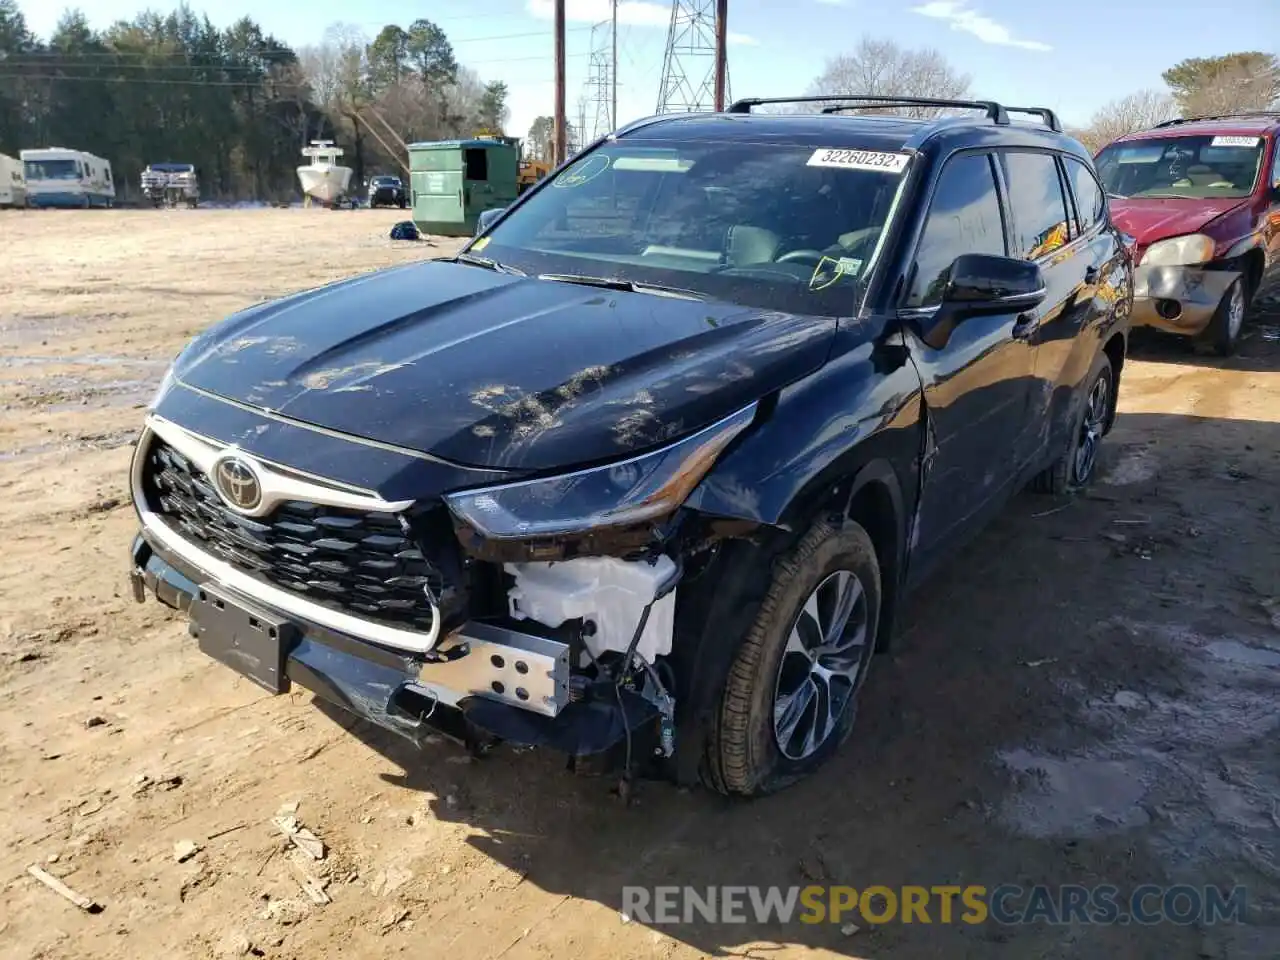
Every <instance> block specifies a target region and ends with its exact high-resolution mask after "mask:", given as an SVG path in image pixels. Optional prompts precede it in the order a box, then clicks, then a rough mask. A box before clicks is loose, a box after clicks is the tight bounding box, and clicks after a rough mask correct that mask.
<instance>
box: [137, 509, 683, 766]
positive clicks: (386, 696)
mask: <svg viewBox="0 0 1280 960" xmlns="http://www.w3.org/2000/svg"><path fill="white" fill-rule="evenodd" d="M131 554H132V563H133V566H132V572H131V581H132V586H133V591H134V599H135V600H138V601H139V602H143V601H145V599H146V598H147V597H148V596H154V597H155V598H156V599H158V600H159V601H161V602H162V603H164V604H166V605H167V606H170V607H173V608H174V609H176V610H179V611H182V612H185V613H189V612H191V610H192V605H193V604H194V603H196V602H198V601H197V597H198V596H199V595H200V593H201V585H202V584H203V585H211V586H212V585H216V587H217V589H218V590H219V591H221V592H222V593H225V594H228V595H230V596H233V597H236V598H237V599H240V600H242V601H243V602H245V603H246V604H248V605H251V606H252V607H254V608H258V609H264V610H269V612H270V613H271V614H272V615H273V616H278V617H280V618H281V619H282V620H287V621H288V622H289V623H290V624H291V625H292V627H293V631H292V632H291V636H292V639H291V641H290V642H289V645H288V646H287V648H286V649H285V651H284V661H283V671H282V681H281V684H282V687H283V689H285V690H287V689H288V686H289V685H290V684H293V683H296V684H298V685H299V686H300V687H303V688H304V689H306V690H309V691H310V692H311V693H313V694H315V695H316V696H317V697H319V698H320V699H321V700H323V701H325V702H327V703H330V704H332V705H334V706H337V707H339V708H341V709H343V710H345V711H347V712H348V713H351V714H354V715H355V716H357V717H360V718H362V719H364V720H367V721H369V722H371V723H374V724H376V725H377V726H379V727H382V728H384V729H387V730H390V731H392V732H393V733H396V734H399V735H400V736H402V737H405V738H407V739H408V740H411V741H413V742H414V743H418V744H421V743H422V742H423V740H424V739H425V738H426V737H427V736H428V735H430V734H431V733H442V734H444V735H446V736H448V737H450V738H451V739H453V740H455V741H458V742H460V743H464V744H466V745H468V746H475V745H477V744H479V743H482V742H492V741H494V740H504V741H508V742H514V743H519V744H525V745H528V746H543V747H550V748H552V749H555V750H558V751H559V752H562V753H565V754H568V755H570V756H572V757H575V758H585V757H593V756H597V755H600V754H605V753H608V752H610V751H613V750H614V749H615V748H616V747H617V746H618V745H619V744H620V743H621V742H622V740H623V739H624V737H633V738H634V737H637V736H640V737H643V739H644V741H645V742H649V741H656V738H657V736H658V732H657V729H658V720H659V717H658V714H657V711H656V710H655V709H654V708H653V706H652V704H651V703H650V701H648V700H647V699H644V698H642V697H639V696H638V695H635V694H632V693H630V692H627V691H623V692H622V696H621V697H619V699H618V701H617V702H616V703H614V702H612V701H601V700H592V699H588V700H585V701H581V702H578V701H571V699H570V695H569V645H568V644H567V643H565V642H562V641H561V640H558V639H555V638H551V637H540V636H536V635H531V634H523V633H520V632H518V631H514V630H509V629H506V628H502V627H496V626H494V625H491V624H483V623H477V622H472V623H468V624H466V625H465V626H464V627H463V628H462V629H461V630H459V631H457V632H456V633H454V634H452V635H451V636H450V637H449V638H448V641H447V642H444V643H442V644H441V645H440V647H439V648H438V650H435V651H430V652H428V653H424V654H415V653H412V652H406V651H402V650H393V649H390V648H386V647H382V646H379V645H377V644H375V643H371V642H369V641H367V640H363V639H361V638H359V637H354V636H351V635H349V634H344V633H340V632H337V631H334V630H332V629H329V628H327V627H324V626H321V625H319V624H315V623H310V622H307V621H305V620H301V619H299V618H297V617H295V616H292V615H288V614H284V613H283V612H282V611H280V610H277V609H274V608H268V607H264V605H263V604H262V603H261V602H260V601H258V600H256V599H255V598H253V597H251V596H246V595H244V594H238V593H237V592H236V591H233V590H228V589H227V588H226V586H225V585H223V584H219V583H217V581H216V580H213V579H212V578H210V577H209V576H207V575H206V574H205V573H204V571H202V570H200V569H199V568H197V567H195V566H193V565H192V564H190V563H189V562H187V561H186V560H184V559H183V558H182V557H180V556H178V555H176V554H175V553H173V552H172V551H169V550H167V549H166V548H165V546H164V545H163V544H161V543H159V542H157V541H156V540H155V539H154V538H153V537H151V536H149V535H148V533H147V531H145V530H144V531H143V532H141V533H139V534H138V535H137V536H136V537H135V538H134V541H133V546H132V550H131ZM193 632H194V630H193Z"/></svg>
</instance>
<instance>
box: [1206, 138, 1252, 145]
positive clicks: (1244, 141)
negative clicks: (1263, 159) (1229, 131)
mask: <svg viewBox="0 0 1280 960" xmlns="http://www.w3.org/2000/svg"><path fill="white" fill-rule="evenodd" d="M1257 145H1258V138H1257V137H1214V138H1213V142H1212V143H1211V144H1210V146H1214V147H1256V146H1257Z"/></svg>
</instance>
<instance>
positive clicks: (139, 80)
mask: <svg viewBox="0 0 1280 960" xmlns="http://www.w3.org/2000/svg"><path fill="white" fill-rule="evenodd" d="M574 56H582V55H581V54H574ZM524 59H527V60H543V59H545V58H544V57H527V58H524ZM502 62H505V63H511V62H513V61H511V60H507V61H502ZM508 79H509V81H510V82H511V83H543V82H545V83H550V82H551V81H550V80H544V79H543V78H542V77H538V78H537V79H534V78H533V77H529V78H524V77H510V78H508ZM0 80H30V81H34V82H39V83H51V82H66V83H72V82H74V83H134V84H157V85H160V86H181V87H245V88H249V87H253V88H258V87H262V86H265V85H266V84H268V83H273V82H276V83H278V82H279V78H278V77H269V76H268V77H262V78H260V79H258V80H195V79H186V80H179V79H176V78H173V77H110V76H107V77H104V76H97V77H84V76H68V75H67V74H28V73H0ZM288 85H289V86H299V87H300V86H303V84H301V83H299V84H288Z"/></svg>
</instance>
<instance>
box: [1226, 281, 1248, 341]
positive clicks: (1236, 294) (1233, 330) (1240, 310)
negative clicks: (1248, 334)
mask: <svg viewBox="0 0 1280 960" xmlns="http://www.w3.org/2000/svg"><path fill="white" fill-rule="evenodd" d="M1244 314H1245V307H1244V286H1243V285H1242V284H1240V283H1236V284H1235V285H1234V286H1232V288H1231V300H1230V301H1229V302H1228V303H1227V337H1228V339H1229V340H1231V341H1232V342H1234V341H1235V339H1236V337H1238V336H1240V328H1241V327H1243V326H1244Z"/></svg>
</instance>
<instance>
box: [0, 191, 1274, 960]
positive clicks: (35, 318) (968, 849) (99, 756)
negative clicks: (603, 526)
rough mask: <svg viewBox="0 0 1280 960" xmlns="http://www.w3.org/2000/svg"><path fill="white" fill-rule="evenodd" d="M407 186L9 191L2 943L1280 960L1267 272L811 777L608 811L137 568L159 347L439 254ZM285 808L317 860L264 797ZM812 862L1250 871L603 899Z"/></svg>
mask: <svg viewBox="0 0 1280 960" xmlns="http://www.w3.org/2000/svg"><path fill="white" fill-rule="evenodd" d="M396 219H398V216H397V212H390V211H389V212H378V213H371V212H367V211H359V212H351V213H347V212H342V213H334V212H324V211H302V210H290V211H252V212H241V211H228V212H217V211H195V212H188V211H171V212H165V211H160V212H151V211H147V212H141V211H139V212H127V211H114V212H87V213H65V214H63V213H56V212H54V213H36V212H32V213H14V214H0V250H3V254H2V255H0V409H2V410H3V416H2V417H0V530H3V535H4V536H3V550H0V810H3V811H4V816H3V819H2V820H0V956H3V957H5V958H8V957H14V958H34V957H49V958H53V957H94V958H100V960H108V958H128V960H134V958H139V957H155V956H165V957H181V958H186V957H192V958H196V957H206V956H239V955H253V956H262V957H270V958H306V960H318V958H321V957H329V956H333V955H335V953H337V952H338V951H341V954H342V955H344V956H362V957H364V956H367V957H375V956H384V955H390V954H399V953H406V954H412V955H414V956H419V957H432V956H440V955H445V956H462V957H468V958H469V957H511V958H521V957H540V956H565V955H573V956H576V957H579V958H582V960H604V958H609V960H614V958H626V957H662V958H687V957H695V956H703V955H712V956H750V957H757V958H791V957H802V956H804V957H810V956H822V957H825V956H848V957H862V958H875V960H881V958H893V960H898V958H902V960H917V958H926V957H947V958H963V957H973V958H988V957H994V958H1010V960H1023V958H1040V957H1090V958H1092V957H1099V958H1112V957H1152V958H1159V960H1181V958H1197V957H1209V958H1229V960H1238V958H1255V957H1276V956H1278V955H1280V799H1278V798H1280V748H1278V747H1277V742H1278V740H1277V732H1278V731H1280V516H1278V514H1280V507H1278V502H1280V501H1278V498H1277V493H1276V491H1277V489H1278V488H1280V372H1278V371H1280V303H1277V302H1275V301H1271V302H1270V303H1269V304H1264V305H1263V307H1262V309H1261V310H1259V311H1257V314H1256V316H1255V317H1254V318H1253V326H1252V327H1250V328H1249V329H1250V331H1251V332H1250V336H1249V338H1248V339H1247V340H1246V341H1245V343H1244V346H1243V349H1242V352H1241V355H1240V356H1238V357H1236V358H1234V359H1232V360H1230V361H1226V362H1223V361H1218V360H1213V359H1209V358H1204V357H1200V356H1197V355H1195V354H1194V353H1191V352H1189V351H1187V350H1185V349H1182V348H1181V347H1180V346H1177V345H1169V344H1163V343H1162V344H1146V345H1143V346H1141V347H1140V348H1136V349H1135V351H1134V356H1133V357H1132V358H1131V360H1130V362H1129V363H1128V365H1127V366H1126V368H1125V370H1124V375H1123V381H1122V386H1121V410H1122V413H1121V416H1120V419H1119V423H1118V425H1117V427H1116V430H1115V432H1114V433H1113V434H1112V436H1111V437H1110V438H1109V440H1108V443H1107V444H1106V448H1107V449H1106V461H1105V473H1104V475H1103V477H1102V479H1101V482H1100V483H1098V484H1097V485H1096V487H1095V488H1094V489H1093V490H1092V492H1090V493H1089V494H1087V495H1085V496H1081V497H1077V498H1073V499H1069V500H1053V499H1045V498H1037V497H1032V496H1024V497H1021V498H1019V499H1018V500H1017V501H1016V502H1015V503H1013V504H1012V505H1011V506H1010V508H1009V509H1008V510H1007V511H1006V512H1005V514H1004V515H1003V516H1002V517H1001V518H1000V519H999V520H998V521H997V522H996V523H995V524H994V525H993V527H992V528H991V529H990V530H989V531H988V532H987V533H986V534H985V535H984V536H982V537H981V538H980V539H979V540H978V541H977V542H975V543H974V544H973V545H972V546H971V547H970V548H969V549H968V551H967V552H966V554H965V555H964V556H963V557H961V558H959V560H958V561H957V562H956V563H954V564H952V565H951V566H950V568H949V569H948V570H947V571H946V572H945V573H943V574H941V575H940V576H939V577H938V578H937V579H936V580H935V582H934V583H933V584H932V585H931V587H930V588H929V589H927V590H926V591H925V592H924V593H923V594H922V595H921V596H919V597H918V599H917V600H916V602H915V604H914V606H913V608H912V610H911V611H910V613H909V615H908V618H907V624H906V627H905V629H904V632H903V635H902V636H901V638H900V640H899V642H898V644H897V647H896V649H895V651H894V652H893V653H892V654H891V655H888V656H886V657H882V658H880V659H879V660H878V661H877V663H876V664H875V669H874V672H873V674H872V677H871V680H870V681H869V684H868V688H867V693H866V695H865V697H864V701H863V704H862V707H861V718H860V721H859V725H858V728H857V731H856V733H855V736H854V739H853V741H851V743H850V744H849V747H848V748H847V749H846V751H845V752H844V753H843V754H842V755H841V757H840V758H839V759H838V761H836V762H835V763H834V764H833V765H832V766H831V767H830V768H828V769H827V770H826V771H825V772H824V773H822V774H821V775H819V776H817V777H816V778H813V779H812V780H810V781H809V782H806V783H804V784H802V785H801V786H799V787H796V788H794V789H792V790H790V791H787V792H785V793H784V794H782V795H779V796H776V797H773V798H770V799H768V800H765V801H761V802H756V803H750V804H747V803H726V802H724V801H722V800H720V799H718V798H716V797H713V796H712V795H710V794H708V793H706V792H703V791H692V792H688V791H679V790H676V789H675V788H672V787H668V786H666V785H663V784H645V785H643V786H642V787H641V789H640V791H639V796H638V805H637V806H634V807H632V808H630V809H627V808H624V807H623V806H621V805H620V804H619V803H618V801H617V800H616V799H614V798H612V797H611V796H610V793H609V786H610V785H609V784H608V783H607V782H604V781H601V780H593V779H586V778H575V777H573V776H571V775H570V774H568V773H566V772H565V771H564V770H563V769H562V767H561V765H560V764H559V763H557V762H556V760H555V759H553V758H551V757H547V756H544V755H540V754H538V753H534V752H525V753H514V752H512V751H510V750H500V751H498V753H497V754H496V755H494V756H492V757H489V758H486V759H485V760H483V761H480V762H470V761H469V760H468V758H467V757H465V756H464V755H462V754H461V753H460V752H459V751H458V750H457V749H456V748H455V747H453V746H452V745H451V744H449V743H447V742H440V743H434V744H429V745H428V746H427V747H425V748H424V750H423V751H421V752H417V751H415V750H414V749H413V748H411V747H410V746H408V745H407V744H404V743H401V742H398V741H397V740H396V739H395V738H394V737H391V736H389V735H386V736H384V735H381V734H380V733H378V732H377V731H374V730H370V729H368V728H366V727H365V726H364V725H361V724H357V723H354V722H353V721H352V720H351V719H350V718H348V717H345V716H343V715H342V714H341V713H339V712H335V711H332V710H328V711H326V710H321V709H318V708H317V706H316V704H315V702H314V701H313V699H312V698H311V697H310V695H308V694H306V693H305V692H295V693H293V694H292V695H290V696H285V697H279V698H271V697H268V696H266V695H264V694H262V693H261V692H260V691H259V690H258V689H257V688H255V687H253V686H252V685H250V684H249V683H248V682H245V681H241V680H238V679H237V678H236V677H235V676H234V675H233V674H232V673H231V672H230V671H228V670H227V669H225V668H223V667H221V666H219V665H217V664H215V663H213V662H211V661H209V660H207V659H206V658H205V657H204V656H202V655H201V654H200V653H199V652H197V650H196V649H195V647H194V643H193V642H192V641H191V640H190V639H189V638H188V636H187V633H186V630H185V627H184V624H183V622H182V620H181V619H180V618H179V617H177V616H176V615H171V614H170V613H169V612H168V611H167V609H166V608H164V607H162V606H160V605H158V604H156V603H154V602H151V603H147V604H145V605H138V604H135V603H134V602H133V600H132V598H131V597H130V595H129V592H128V589H127V587H126V580H125V573H126V569H127V559H126V558H127V547H128V544H129V541H130V538H131V537H132V535H133V532H134V523H135V521H134V516H133V512H132V510H131V508H130V506H129V504H128V500H127V491H126V473H127V464H128V460H129V454H130V444H131V442H132V439H133V437H134V434H135V432H136V430H137V428H138V426H139V424H140V420H141V415H142V411H141V407H142V405H143V404H144V403H145V401H146V400H147V398H148V397H149V395H150V392H151V391H152V390H153V389H154V387H155V385H156V383H157V382H158V380H159V378H160V376H161V374H162V372H163V370H164V368H165V365H166V364H167V363H168V362H169V361H170V360H171V359H172V358H173V356H174V355H175V354H176V353H177V351H178V350H179V349H180V347H181V346H182V345H183V344H184V342H185V341H186V340H187V338H188V337H190V336H191V335H192V334H194V333H195V332H196V331H198V330H199V329H201V328H202V327H204V326H205V325H206V324H208V323H210V322H211V321H214V320H216V319H218V318H219V317H221V316H224V315H225V314H227V313H229V312H231V311H232V310H235V309H237V308H239V307H242V306H244V305H247V304H249V303H252V302H254V301H257V300H259V299H263V298H268V297H274V296H277V295H281V294H284V293H286V292H289V291H292V290H295V289H298V288H301V287H304V286H309V285H313V284H316V283H319V282H324V281H329V280H332V279H335V278H338V277H341V276H344V275H347V274H351V273H354V272H360V271H364V270H367V269H371V268H375V267H379V266H383V265H388V264H394V263H401V262H404V261H408V260H413V259H416V258H421V257H424V256H429V255H432V254H436V253H441V252H445V251H448V250H450V249H452V241H437V242H436V245H435V246H429V245H427V244H425V243H417V244H414V243H393V242H392V241H390V240H388V239H387V231H388V228H389V227H390V226H391V224H392V223H393V222H394V221H395V220H396ZM1268 324H1270V326H1268ZM295 689H296V688H295ZM295 803H296V804H297V807H296V816H297V818H298V819H299V820H300V821H301V822H302V823H303V824H304V825H305V826H306V827H308V828H310V829H311V830H312V831H314V833H315V834H316V835H317V836H318V837H320V838H321V839H322V840H323V842H324V845H325V848H326V855H325V858H324V859H323V860H321V861H319V862H312V861H310V860H308V859H307V858H306V857H305V856H304V855H303V854H302V852H301V851H296V850H295V851H292V852H290V850H289V849H288V848H289V844H288V841H284V840H282V838H281V837H280V835H279V834H278V833H277V832H276V831H275V828H274V827H273V826H272V824H271V818H272V817H273V816H275V815H277V813H278V811H279V810H280V808H281V806H282V805H288V804H295ZM187 842H189V843H191V844H194V845H195V846H196V847H197V848H198V849H197V852H195V853H194V855H191V856H190V857H188V858H186V859H184V860H183V861H182V862H179V861H178V856H177V854H176V853H175V844H184V843H187ZM182 852H183V853H190V849H189V848H188V849H187V850H184V851H182ZM33 864H38V865H40V866H42V867H43V868H44V869H45V870H47V871H48V872H50V873H51V874H53V875H55V876H58V877H61V878H63V879H64V880H65V882H66V883H67V884H69V885H70V886H72V887H73V888H75V889H76V890H77V891H79V892H81V893H83V894H86V895H88V896H90V897H92V898H94V899H95V900H97V901H98V902H99V903H100V904H101V905H102V910H101V911H100V912H97V913H94V914H90V913H87V912H84V911H81V910H78V909H77V908H76V907H74V906H72V905H71V904H70V903H68V902H66V901H64V900H63V899H61V898H59V897H58V896H56V895H55V894H54V893H52V892H51V891H50V890H49V889H47V888H46V887H45V886H43V885H41V884H39V883H37V882H36V881H35V880H34V879H32V877H30V876H29V875H28V874H27V868H28V866H30V865H33ZM308 874H310V875H311V876H313V877H317V878H319V880H320V881H321V882H322V883H323V884H324V893H323V895H322V896H321V899H326V900H329V901H330V902H328V903H325V904H316V903H313V902H312V901H311V899H310V898H309V897H308V895H307V894H306V893H305V892H304V890H303V889H302V887H301V886H300V880H302V879H303V878H304V877H305V876H307V875H308ZM813 882H825V883H837V884H849V885H852V886H855V887H858V888H863V887H866V886H868V885H871V884H883V885H887V886H889V887H897V886H900V885H904V884H920V885H925V886H929V885H935V884H943V883H980V884H984V885H986V886H987V887H989V888H992V887H995V886H997V885H999V884H1002V883H1016V884H1021V885H1024V886H1027V885H1030V884H1033V883H1047V884H1062V883H1079V884H1086V885H1091V884H1097V883H1112V884H1115V885H1117V886H1119V887H1120V888H1121V889H1122V890H1126V891H1127V890H1129V889H1131V888H1132V887H1134V886H1135V885H1137V884H1142V883H1154V884H1171V883H1179V882H1189V883H1193V884H1204V883H1215V884H1222V885H1226V886H1233V885H1236V884H1242V885H1244V886H1245V887H1246V888H1247V908H1246V921H1247V922H1246V923H1244V924H1228V925H1217V926H1207V925H1200V924H1192V925H1185V926H1182V925H1177V924H1173V923H1165V924H1159V925H1156V926H1150V927H1137V926H1129V925H1110V926H1103V925H1097V924H1082V923H1072V924H1067V925H1057V926H1054V925H1048V924H1044V923H1036V924H1031V925H1025V926H1002V925H999V924H995V923H991V922H988V923H986V924H982V925H978V926H969V925H965V924H962V923H953V924H949V925H948V924H942V923H939V922H937V921H936V917H935V922H934V923H932V924H927V925H926V924H921V923H918V922H917V923H914V924H910V925H908V924H902V923H898V922H894V923H890V924H885V925H878V926H871V925H866V924H863V925H862V927H861V929H859V930H856V931H854V930H853V929H852V928H850V927H848V926H844V927H843V929H842V926H841V925H831V924H823V925H816V926H808V925H801V924H798V923H795V924H788V925H785V926H783V925H777V924H774V925H767V926H756V925H752V924H722V925H711V924H707V923H702V922H698V923H692V924H688V925H676V926H656V925H644V924H642V923H639V922H631V923H624V922H622V920H621V918H620V916H619V909H620V906H621V902H622V901H621V896H622V894H621V890H622V887H623V886H624V885H625V884H641V885H650V886H652V885H657V884H664V883H666V884H672V883H674V884H689V885H694V886H706V885H709V884H761V885H767V884H778V885H784V886H786V885H792V884H807V883H813ZM313 889H314V888H313Z"/></svg>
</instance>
